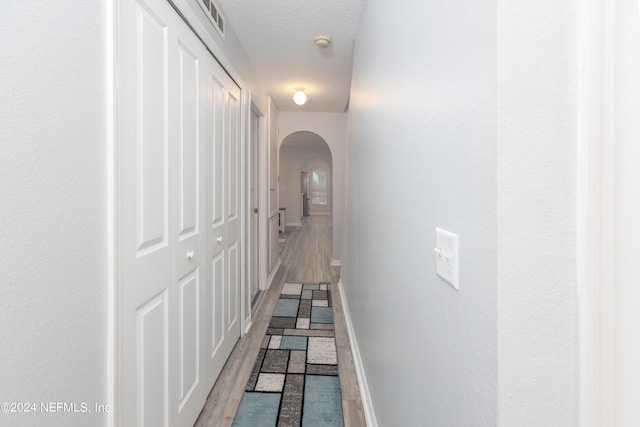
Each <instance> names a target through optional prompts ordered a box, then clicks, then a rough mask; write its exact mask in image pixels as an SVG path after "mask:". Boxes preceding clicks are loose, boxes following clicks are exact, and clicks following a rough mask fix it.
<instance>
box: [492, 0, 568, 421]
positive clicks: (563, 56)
mask: <svg viewBox="0 0 640 427" xmlns="http://www.w3.org/2000/svg"><path fill="white" fill-rule="evenodd" d="M577 3H578V2H576V1H573V0H563V1H557V0H544V1H538V2H536V3H535V4H533V3H523V2H520V1H514V0H499V2H498V35H499V37H498V259H497V261H498V361H499V369H498V391H499V394H498V402H499V422H500V425H504V426H513V425H517V426H523V427H524V426H542V425H544V426H572V425H577V421H578V414H577V412H578V393H577V390H578V382H577V380H578V377H577V373H578V363H577V360H578V352H577V339H578V335H577V331H578V329H577V316H578V314H577V285H576V256H575V254H576V245H575V241H576V225H575V221H576V138H577V127H576V126H577V122H576V120H577V92H576V91H577V71H578V70H577V64H578V37H577V35H578V9H577V7H578V5H577ZM525 47H526V48H525Z"/></svg>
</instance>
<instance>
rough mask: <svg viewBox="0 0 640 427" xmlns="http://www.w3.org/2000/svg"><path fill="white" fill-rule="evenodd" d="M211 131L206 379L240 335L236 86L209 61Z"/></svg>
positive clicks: (218, 368) (214, 373)
mask: <svg viewBox="0 0 640 427" xmlns="http://www.w3.org/2000/svg"><path fill="white" fill-rule="evenodd" d="M209 79H210V82H211V85H210V92H211V93H210V97H211V99H212V100H213V102H212V105H211V110H210V117H211V119H212V120H211V132H212V137H211V141H210V149H209V152H210V153H211V155H210V162H211V163H210V164H211V167H210V168H209V170H210V175H209V180H210V181H209V184H210V185H209V188H210V191H211V193H210V200H209V209H208V219H209V222H208V224H209V238H208V252H207V256H208V259H209V262H210V267H211V272H212V274H211V281H210V282H209V284H208V285H209V286H208V290H209V294H208V295H209V298H210V300H209V301H210V305H211V307H212V308H213V310H212V312H211V314H210V317H209V327H208V331H209V340H208V344H209V348H208V350H209V354H208V372H209V383H210V384H211V385H213V383H214V382H215V380H216V378H217V377H218V374H219V373H220V371H221V370H222V367H223V366H224V363H225V362H226V360H227V358H228V357H229V354H230V353H231V351H232V350H233V347H234V345H235V343H236V341H237V340H238V338H239V337H240V249H241V248H240V246H241V244H240V226H241V221H240V206H239V204H240V200H241V198H240V90H239V88H238V87H237V86H236V85H235V83H234V82H233V81H232V80H231V79H230V78H229V76H228V75H227V74H226V73H225V72H224V70H223V69H222V68H221V67H219V66H218V65H217V64H213V66H212V68H211V72H210V75H209Z"/></svg>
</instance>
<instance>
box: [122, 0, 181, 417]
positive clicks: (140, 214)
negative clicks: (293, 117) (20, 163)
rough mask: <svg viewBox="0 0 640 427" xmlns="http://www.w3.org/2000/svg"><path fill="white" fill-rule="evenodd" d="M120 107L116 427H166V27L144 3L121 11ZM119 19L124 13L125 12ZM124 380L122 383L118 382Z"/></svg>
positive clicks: (168, 284)
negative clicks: (125, 37) (123, 32)
mask: <svg viewBox="0 0 640 427" xmlns="http://www.w3.org/2000/svg"><path fill="white" fill-rule="evenodd" d="M124 6H126V8H125V10H124V11H123V16H122V25H123V27H125V28H126V29H127V30H128V33H127V34H129V36H130V37H129V45H128V47H129V48H128V49H122V58H121V60H122V67H123V68H124V70H125V71H126V72H125V73H123V74H124V76H126V77H125V78H123V79H122V81H121V93H122V94H123V99H122V101H121V103H120V104H119V107H120V109H121V115H120V119H121V120H120V122H121V126H120V135H119V136H120V139H121V141H122V143H121V144H120V145H119V151H120V156H121V157H120V164H119V167H118V170H119V173H120V175H119V181H120V185H119V199H120V206H121V211H120V219H121V220H120V224H119V226H120V232H119V236H118V237H119V240H118V244H119V248H120V252H121V255H122V258H121V275H120V278H121V280H122V285H121V286H120V288H119V291H120V292H119V298H120V299H119V304H120V305H119V313H120V322H119V324H118V325H119V329H118V334H119V336H118V337H119V342H120V347H121V352H120V354H119V368H120V378H121V379H123V381H124V383H123V386H122V388H121V389H120V396H119V402H120V405H119V408H118V409H119V413H118V417H119V419H120V420H121V421H122V423H123V424H130V425H140V426H167V425H169V424H170V416H169V381H170V375H169V366H170V363H171V359H170V353H169V350H168V348H169V342H168V340H169V335H170V328H169V307H170V305H171V300H172V296H171V282H172V257H173V254H172V248H171V244H170V240H171V239H170V235H171V233H172V224H171V222H170V220H169V210H170V206H171V202H172V199H171V197H172V195H171V191H170V186H169V179H170V174H171V170H170V165H169V163H168V159H169V140H170V130H169V114H168V109H167V106H168V102H169V97H170V95H169V91H170V88H169V83H168V82H169V70H168V67H167V63H168V59H169V56H170V47H169V45H170V43H169V25H168V23H167V20H166V19H165V17H164V16H161V15H162V13H158V12H157V11H156V10H153V9H152V8H150V7H148V6H147V5H146V4H145V3H143V2H130V3H126V4H124ZM125 12H126V13H125ZM125 379H126V380H125Z"/></svg>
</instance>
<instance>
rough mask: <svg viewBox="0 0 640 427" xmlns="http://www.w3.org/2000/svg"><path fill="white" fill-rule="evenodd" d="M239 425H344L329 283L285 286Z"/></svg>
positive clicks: (244, 398) (240, 411)
mask: <svg viewBox="0 0 640 427" xmlns="http://www.w3.org/2000/svg"><path fill="white" fill-rule="evenodd" d="M233 425H234V426H236V427H276V426H277V427H289V426H303V427H315V426H322V427H333V426H342V425H343V419H342V398H341V395H340V379H339V378H338V359H337V354H336V341H335V335H334V327H333V307H332V304H331V285H330V284H329V283H325V282H321V283H285V284H284V286H283V288H282V293H281V294H280V298H279V299H278V303H277V305H276V308H275V310H274V311H273V317H272V318H271V323H270V324H269V329H267V333H266V335H265V337H264V339H263V340H262V346H261V348H260V353H259V354H258V358H257V360H256V363H255V365H254V368H253V372H252V373H251V377H250V378H249V382H248V383H247V386H246V388H245V392H244V394H243V396H242V401H241V402H240V407H239V408H238V412H237V413H236V417H235V420H234V421H233Z"/></svg>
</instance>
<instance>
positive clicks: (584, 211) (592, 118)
mask: <svg viewBox="0 0 640 427" xmlns="http://www.w3.org/2000/svg"><path fill="white" fill-rule="evenodd" d="M615 3H616V2H615V1H610V0H586V1H584V2H582V4H581V6H580V8H581V10H580V12H581V16H580V23H581V28H580V30H581V31H580V63H579V97H578V105H579V107H578V108H579V117H578V150H577V153H578V159H577V175H578V179H577V185H578V189H577V240H578V241H577V269H578V271H577V279H578V284H579V289H578V296H579V307H580V318H579V324H580V335H579V336H580V425H581V426H583V427H588V426H589V427H591V426H612V425H615V401H616V396H615V356H616V354H615V322H616V321H615V292H616V289H615V272H614V265H615V262H614V260H615V253H614V201H615V200H614V192H615V186H614V185H615V182H614V173H615V170H614V168H615V156H614V150H615V90H614V89H615V85H614V77H615V20H616V15H615V14H616V5H615Z"/></svg>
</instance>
